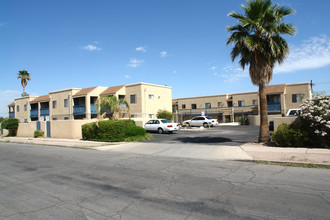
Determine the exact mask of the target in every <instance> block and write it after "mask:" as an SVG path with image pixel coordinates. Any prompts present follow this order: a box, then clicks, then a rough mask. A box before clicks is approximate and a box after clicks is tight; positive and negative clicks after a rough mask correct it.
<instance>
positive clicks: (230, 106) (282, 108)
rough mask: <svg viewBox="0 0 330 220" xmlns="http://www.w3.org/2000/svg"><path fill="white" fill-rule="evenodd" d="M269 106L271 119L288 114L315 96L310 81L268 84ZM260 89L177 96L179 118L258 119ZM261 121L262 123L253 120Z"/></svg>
mask: <svg viewBox="0 0 330 220" xmlns="http://www.w3.org/2000/svg"><path fill="white" fill-rule="evenodd" d="M266 94H267V109H268V115H269V117H270V118H272V117H274V116H280V115H282V114H286V112H287V111H288V110H289V109H292V108H299V106H300V105H301V104H302V100H303V99H305V98H311V97H312V91H311V86H310V84H309V83H308V82H305V83H292V84H280V85H270V86H267V87H266ZM258 103H259V94H258V92H244V93H233V94H222V95H210V96H198V97H187V98H177V99H173V101H172V109H173V112H175V115H176V117H175V121H177V122H182V121H184V120H187V119H190V118H192V117H194V116H197V115H208V116H210V117H212V118H215V119H218V122H219V123H226V122H238V121H239V118H240V117H241V116H250V117H249V119H252V120H258V117H251V116H257V115H259V104H258ZM251 123H252V124H258V122H257V121H256V122H251Z"/></svg>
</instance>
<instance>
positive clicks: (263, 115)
mask: <svg viewBox="0 0 330 220" xmlns="http://www.w3.org/2000/svg"><path fill="white" fill-rule="evenodd" d="M259 103H260V131H259V142H263V143H267V142H269V138H270V137H269V128H268V114H267V97H266V88H265V84H263V83H261V84H259Z"/></svg>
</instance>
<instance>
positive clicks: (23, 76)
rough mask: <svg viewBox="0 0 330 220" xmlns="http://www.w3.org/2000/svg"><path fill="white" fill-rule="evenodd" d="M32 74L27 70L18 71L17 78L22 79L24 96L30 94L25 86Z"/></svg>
mask: <svg viewBox="0 0 330 220" xmlns="http://www.w3.org/2000/svg"><path fill="white" fill-rule="evenodd" d="M30 75H31V73H29V72H28V71H26V70H20V71H18V73H17V79H21V84H22V86H23V93H22V97H24V96H28V95H29V94H27V93H26V92H25V87H26V85H27V83H28V81H29V80H31V78H30Z"/></svg>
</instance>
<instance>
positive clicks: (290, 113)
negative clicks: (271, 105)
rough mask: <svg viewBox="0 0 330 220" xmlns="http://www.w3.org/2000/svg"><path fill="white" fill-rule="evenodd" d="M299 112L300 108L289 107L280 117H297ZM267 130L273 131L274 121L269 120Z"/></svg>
mask: <svg viewBox="0 0 330 220" xmlns="http://www.w3.org/2000/svg"><path fill="white" fill-rule="evenodd" d="M300 112H301V109H300V108H292V109H289V110H288V112H287V113H286V114H283V115H282V117H297V116H298V115H299V114H300ZM268 127H269V131H274V121H269V125H268Z"/></svg>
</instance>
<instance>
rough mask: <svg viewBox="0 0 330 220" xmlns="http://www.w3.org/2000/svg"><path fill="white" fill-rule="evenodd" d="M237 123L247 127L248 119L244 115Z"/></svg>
mask: <svg viewBox="0 0 330 220" xmlns="http://www.w3.org/2000/svg"><path fill="white" fill-rule="evenodd" d="M239 122H240V124H241V125H249V119H248V118H247V117H246V116H244V115H243V116H241V117H240V118H239Z"/></svg>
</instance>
